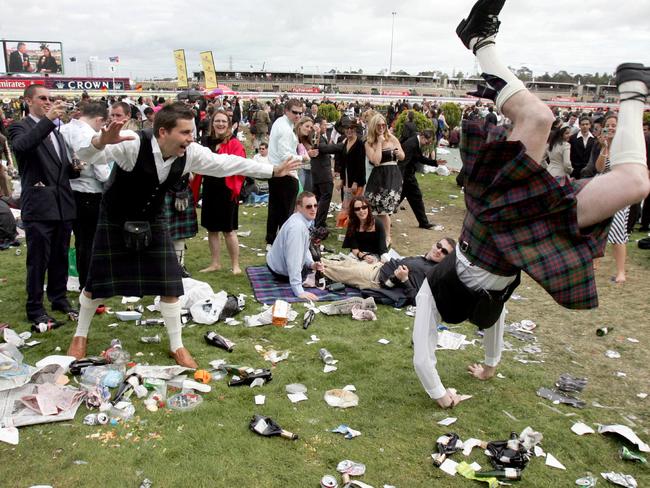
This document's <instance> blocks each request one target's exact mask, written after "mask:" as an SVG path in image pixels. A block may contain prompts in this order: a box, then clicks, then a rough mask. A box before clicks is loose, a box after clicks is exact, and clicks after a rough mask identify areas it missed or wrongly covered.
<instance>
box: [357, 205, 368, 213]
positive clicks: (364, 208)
mask: <svg viewBox="0 0 650 488" xmlns="http://www.w3.org/2000/svg"><path fill="white" fill-rule="evenodd" d="M359 210H368V205H361V206H360V207H354V211H355V212H358V211H359Z"/></svg>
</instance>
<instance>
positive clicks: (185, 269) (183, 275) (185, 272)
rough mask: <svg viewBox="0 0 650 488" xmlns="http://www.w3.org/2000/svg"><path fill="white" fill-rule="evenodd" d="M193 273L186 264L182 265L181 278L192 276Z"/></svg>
mask: <svg viewBox="0 0 650 488" xmlns="http://www.w3.org/2000/svg"><path fill="white" fill-rule="evenodd" d="M191 277H192V275H191V274H190V272H189V271H188V270H187V268H186V267H185V266H181V278H191Z"/></svg>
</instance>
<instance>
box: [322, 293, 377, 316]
mask: <svg viewBox="0 0 650 488" xmlns="http://www.w3.org/2000/svg"><path fill="white" fill-rule="evenodd" d="M355 306H357V307H359V308H361V309H363V310H373V311H374V310H377V304H376V303H375V299H374V298H373V297H368V298H361V297H352V298H347V299H345V300H340V301H338V302H333V303H329V304H327V305H321V306H320V307H318V310H320V311H321V312H323V313H324V314H325V315H349V314H351V313H352V309H353V308H354V307H355Z"/></svg>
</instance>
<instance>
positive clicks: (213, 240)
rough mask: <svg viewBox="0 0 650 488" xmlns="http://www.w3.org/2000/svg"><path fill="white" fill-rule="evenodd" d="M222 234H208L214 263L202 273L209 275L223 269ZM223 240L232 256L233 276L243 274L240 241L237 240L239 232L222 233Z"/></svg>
mask: <svg viewBox="0 0 650 488" xmlns="http://www.w3.org/2000/svg"><path fill="white" fill-rule="evenodd" d="M219 234H220V232H208V243H209V245H210V255H211V256H212V262H211V263H210V266H208V267H207V268H204V269H202V270H201V271H200V272H201V273H208V272H211V271H218V270H220V269H221V240H220V236H219ZM221 234H223V238H224V240H225V241H226V248H227V249H228V254H229V255H230V262H231V265H232V273H233V274H241V268H240V267H239V239H238V238H237V231H234V230H233V231H231V232H222V233H221Z"/></svg>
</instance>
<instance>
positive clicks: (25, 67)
mask: <svg viewBox="0 0 650 488" xmlns="http://www.w3.org/2000/svg"><path fill="white" fill-rule="evenodd" d="M2 49H3V51H4V55H5V66H6V69H7V73H12V74H30V73H31V74H40V75H44V74H49V73H52V74H64V73H63V46H62V44H61V43H60V42H56V41H2Z"/></svg>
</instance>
